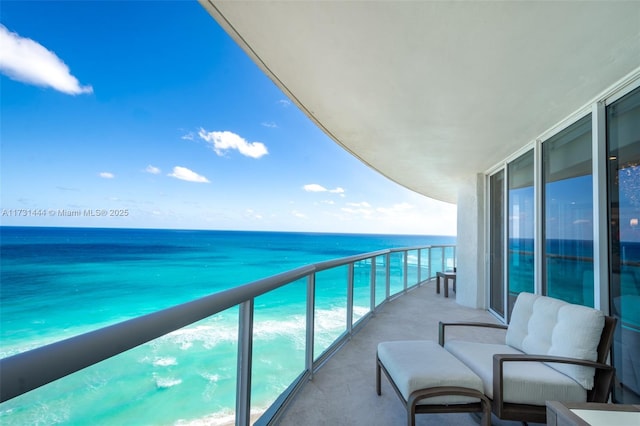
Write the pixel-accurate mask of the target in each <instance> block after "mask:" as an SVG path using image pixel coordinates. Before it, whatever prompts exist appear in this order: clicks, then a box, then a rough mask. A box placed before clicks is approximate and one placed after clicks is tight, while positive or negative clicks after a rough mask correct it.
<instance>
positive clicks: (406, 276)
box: [402, 250, 409, 293]
mask: <svg viewBox="0 0 640 426" xmlns="http://www.w3.org/2000/svg"><path fill="white" fill-rule="evenodd" d="M403 253H404V262H403V265H402V271H403V273H402V275H403V280H402V287H403V290H404V292H405V293H406V292H407V284H408V283H407V282H408V280H409V250H405V251H404V252H403Z"/></svg>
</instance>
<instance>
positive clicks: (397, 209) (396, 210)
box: [377, 202, 414, 216]
mask: <svg viewBox="0 0 640 426" xmlns="http://www.w3.org/2000/svg"><path fill="white" fill-rule="evenodd" d="M412 209H414V206H413V205H411V204H409V203H406V202H405V203H400V204H394V205H393V206H391V207H379V208H378V209H377V210H378V212H380V213H383V214H386V215H390V216H392V215H398V214H401V213H405V212H407V211H409V210H412Z"/></svg>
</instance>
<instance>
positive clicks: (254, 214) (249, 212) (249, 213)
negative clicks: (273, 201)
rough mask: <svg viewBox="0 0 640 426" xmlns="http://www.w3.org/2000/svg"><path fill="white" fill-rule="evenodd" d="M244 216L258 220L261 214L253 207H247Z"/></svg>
mask: <svg viewBox="0 0 640 426" xmlns="http://www.w3.org/2000/svg"><path fill="white" fill-rule="evenodd" d="M244 217H246V218H249V219H258V220H260V219H262V215H261V214H260V213H258V212H256V211H255V210H253V209H247V210H246V211H245V212H244Z"/></svg>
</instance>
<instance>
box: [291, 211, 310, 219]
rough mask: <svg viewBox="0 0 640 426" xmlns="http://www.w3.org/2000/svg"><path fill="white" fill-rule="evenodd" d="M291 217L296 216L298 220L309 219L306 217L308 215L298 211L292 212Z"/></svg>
mask: <svg viewBox="0 0 640 426" xmlns="http://www.w3.org/2000/svg"><path fill="white" fill-rule="evenodd" d="M291 215H293V216H295V217H298V218H300V219H306V218H307V215H306V214H304V213H302V212H299V211H298V210H292V211H291Z"/></svg>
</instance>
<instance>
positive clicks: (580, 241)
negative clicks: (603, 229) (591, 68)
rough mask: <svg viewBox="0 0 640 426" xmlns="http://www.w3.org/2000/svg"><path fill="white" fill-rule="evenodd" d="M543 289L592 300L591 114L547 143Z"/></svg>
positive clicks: (553, 294) (567, 298) (586, 302)
mask: <svg viewBox="0 0 640 426" xmlns="http://www.w3.org/2000/svg"><path fill="white" fill-rule="evenodd" d="M542 156H543V164H544V167H543V180H544V189H543V191H544V196H543V203H544V225H543V229H544V239H545V244H544V247H543V251H544V257H543V258H544V262H543V268H544V273H543V277H544V279H543V283H542V284H543V292H544V293H545V294H546V295H548V296H551V297H555V298H558V299H562V300H565V301H567V302H570V303H577V304H580V305H586V306H593V294H594V281H593V182H592V173H591V169H592V167H591V163H592V161H591V158H592V156H591V116H587V117H585V118H583V119H581V120H580V121H578V122H577V123H575V124H574V125H572V126H570V127H569V128H567V129H565V130H564V131H562V132H560V133H559V134H557V135H556V136H554V137H553V138H551V139H549V140H548V141H546V142H545V143H544V144H543V145H542Z"/></svg>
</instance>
